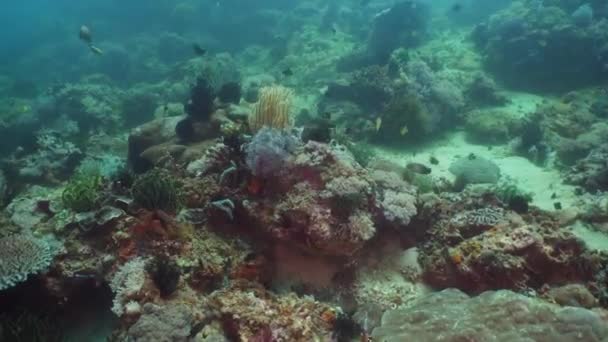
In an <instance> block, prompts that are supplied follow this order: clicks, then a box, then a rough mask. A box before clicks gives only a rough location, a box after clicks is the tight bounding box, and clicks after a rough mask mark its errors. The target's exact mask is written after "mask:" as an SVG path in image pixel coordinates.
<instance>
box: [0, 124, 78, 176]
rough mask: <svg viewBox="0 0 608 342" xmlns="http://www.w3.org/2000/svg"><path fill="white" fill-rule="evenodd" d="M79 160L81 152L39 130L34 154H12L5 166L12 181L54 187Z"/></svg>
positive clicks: (54, 135)
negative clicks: (51, 185)
mask: <svg viewBox="0 0 608 342" xmlns="http://www.w3.org/2000/svg"><path fill="white" fill-rule="evenodd" d="M20 152H21V153H23V151H20ZM83 156H84V155H83V153H82V151H81V150H80V149H79V148H78V147H76V145H74V144H73V143H72V142H70V141H66V140H65V139H64V138H63V137H62V136H61V134H60V133H59V132H57V131H52V130H41V131H40V132H39V133H38V134H37V136H36V149H35V150H34V151H32V152H31V153H29V154H24V155H22V154H17V153H16V154H15V155H14V156H13V157H12V158H10V159H7V160H6V161H5V165H6V170H7V171H8V173H9V174H10V175H11V176H12V177H14V178H15V180H16V181H25V182H29V183H34V184H35V183H42V184H56V183H58V182H60V181H61V180H63V179H66V178H68V177H69V176H70V175H71V173H72V172H73V171H74V169H75V168H76V167H77V166H78V164H79V163H80V161H81V160H82V158H83Z"/></svg>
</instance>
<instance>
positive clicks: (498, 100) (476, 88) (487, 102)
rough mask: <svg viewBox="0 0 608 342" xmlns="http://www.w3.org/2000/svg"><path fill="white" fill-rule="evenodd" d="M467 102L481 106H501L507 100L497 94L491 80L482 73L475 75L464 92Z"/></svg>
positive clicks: (496, 88)
mask: <svg viewBox="0 0 608 342" xmlns="http://www.w3.org/2000/svg"><path fill="white" fill-rule="evenodd" d="M466 95H467V100H469V101H471V102H473V103H475V104H478V105H482V106H502V105H504V104H506V103H507V102H508V101H509V99H508V98H507V97H506V96H504V95H502V94H500V93H499V89H498V86H497V85H496V83H495V82H494V80H493V79H491V78H490V77H488V76H487V75H485V74H483V73H479V74H477V75H475V77H474V78H473V82H471V84H470V85H469V88H468V89H467V90H466Z"/></svg>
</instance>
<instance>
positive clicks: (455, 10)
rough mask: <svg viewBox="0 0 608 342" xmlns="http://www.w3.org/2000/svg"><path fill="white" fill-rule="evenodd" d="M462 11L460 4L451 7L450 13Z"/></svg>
mask: <svg viewBox="0 0 608 342" xmlns="http://www.w3.org/2000/svg"><path fill="white" fill-rule="evenodd" d="M461 10H462V4H459V3H455V4H453V5H452V7H450V11H452V12H455V13H458V12H460V11H461Z"/></svg>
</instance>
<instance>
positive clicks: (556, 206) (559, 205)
mask: <svg viewBox="0 0 608 342" xmlns="http://www.w3.org/2000/svg"><path fill="white" fill-rule="evenodd" d="M553 208H555V210H562V204H561V203H560V202H555V203H553Z"/></svg>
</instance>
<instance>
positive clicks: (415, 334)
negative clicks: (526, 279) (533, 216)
mask: <svg viewBox="0 0 608 342" xmlns="http://www.w3.org/2000/svg"><path fill="white" fill-rule="evenodd" d="M438 336H441V337H442V340H445V341H457V340H470V341H533V340H539V339H540V340H546V341H575V340H584V341H602V340H605V339H606V338H608V320H607V319H606V312H605V311H592V310H587V309H583V308H573V307H570V306H565V307H564V306H560V305H556V304H552V303H548V302H547V301H545V300H543V299H541V298H538V297H534V296H526V295H524V294H520V293H517V292H513V291H508V290H500V291H489V292H485V293H483V294H481V295H479V296H469V295H467V294H466V293H464V292H461V291H459V290H456V289H447V290H443V291H441V292H435V293H432V294H429V295H427V296H424V297H421V298H418V299H416V300H414V301H412V302H411V303H408V304H407V306H406V307H403V308H398V309H395V310H389V311H387V312H386V313H385V314H384V316H383V317H382V324H381V326H380V327H378V328H376V329H374V330H373V333H372V337H373V338H374V340H378V341H395V342H396V341H410V340H411V341H436V340H437V337H438Z"/></svg>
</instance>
